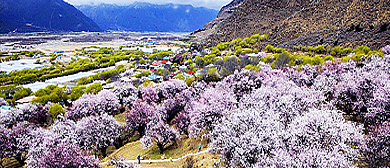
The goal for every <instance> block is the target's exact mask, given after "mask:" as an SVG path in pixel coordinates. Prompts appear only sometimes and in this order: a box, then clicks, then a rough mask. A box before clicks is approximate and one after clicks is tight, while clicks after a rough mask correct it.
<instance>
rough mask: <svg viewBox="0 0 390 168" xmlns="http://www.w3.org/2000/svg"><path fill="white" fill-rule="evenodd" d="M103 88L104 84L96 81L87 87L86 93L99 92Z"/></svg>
mask: <svg viewBox="0 0 390 168" xmlns="http://www.w3.org/2000/svg"><path fill="white" fill-rule="evenodd" d="M101 90H103V86H102V84H101V83H94V84H92V85H90V86H88V87H87V88H86V89H85V93H90V94H91V93H93V94H98V93H99V92H100V91H101Z"/></svg>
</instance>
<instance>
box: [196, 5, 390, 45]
mask: <svg viewBox="0 0 390 168" xmlns="http://www.w3.org/2000/svg"><path fill="white" fill-rule="evenodd" d="M221 13H229V15H228V16H226V15H225V18H223V17H221V16H220V15H218V17H217V18H216V19H214V20H213V21H211V22H210V23H208V24H206V26H205V27H204V30H203V31H201V32H197V33H195V35H198V36H202V37H203V38H204V39H203V40H205V41H206V42H207V43H208V44H216V43H218V42H220V41H230V40H232V39H234V38H243V37H248V36H251V35H253V34H269V40H268V43H269V44H273V45H277V46H282V47H292V46H293V45H299V44H303V45H319V44H330V45H343V46H356V45H362V44H365V45H368V46H370V47H373V48H379V47H383V46H384V45H386V44H390V32H389V31H390V3H389V2H388V0H374V1H371V0H311V1H309V0H280V1H274V0H234V1H233V2H232V3H231V4H229V5H227V6H226V7H224V8H223V9H222V11H220V14H221ZM221 18H222V19H221ZM263 45H265V44H263Z"/></svg>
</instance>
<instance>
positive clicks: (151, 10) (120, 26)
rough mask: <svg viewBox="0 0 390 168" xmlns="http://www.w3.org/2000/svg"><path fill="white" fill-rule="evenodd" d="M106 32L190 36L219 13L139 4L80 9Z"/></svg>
mask: <svg viewBox="0 0 390 168" xmlns="http://www.w3.org/2000/svg"><path fill="white" fill-rule="evenodd" d="M77 8H78V9H80V10H81V11H82V12H83V13H84V14H85V15H87V16H88V17H90V18H91V19H92V20H94V21H95V22H96V23H97V24H98V25H99V26H100V27H101V28H102V29H103V30H119V31H123V30H125V31H156V32H191V31H195V30H197V29H200V28H202V27H203V25H204V24H206V23H207V22H208V21H210V20H212V19H213V18H215V16H216V15H217V12H218V11H216V10H212V9H206V8H195V7H193V6H191V5H173V4H166V5H155V4H149V3H140V2H136V3H134V4H132V5H129V6H117V5H108V4H101V5H98V6H88V5H83V6H78V7H77Z"/></svg>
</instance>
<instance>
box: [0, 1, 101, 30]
mask: <svg viewBox="0 0 390 168" xmlns="http://www.w3.org/2000/svg"><path fill="white" fill-rule="evenodd" d="M41 31H45V32H46V31H52V32H69V31H74V32H78V31H101V29H100V28H99V26H98V25H97V24H96V23H95V22H94V21H93V20H91V19H90V18H88V17H86V16H85V15H84V14H83V13H82V12H80V11H79V10H77V9H76V8H75V7H74V6H72V5H70V4H68V3H67V2H64V1H63V0H1V1H0V33H9V32H18V33H24V32H41Z"/></svg>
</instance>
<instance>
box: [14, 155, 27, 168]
mask: <svg viewBox="0 0 390 168" xmlns="http://www.w3.org/2000/svg"><path fill="white" fill-rule="evenodd" d="M15 160H16V161H18V162H19V164H20V166H21V167H22V166H23V165H24V161H25V160H26V159H25V158H23V156H22V153H18V154H16V155H15Z"/></svg>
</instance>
